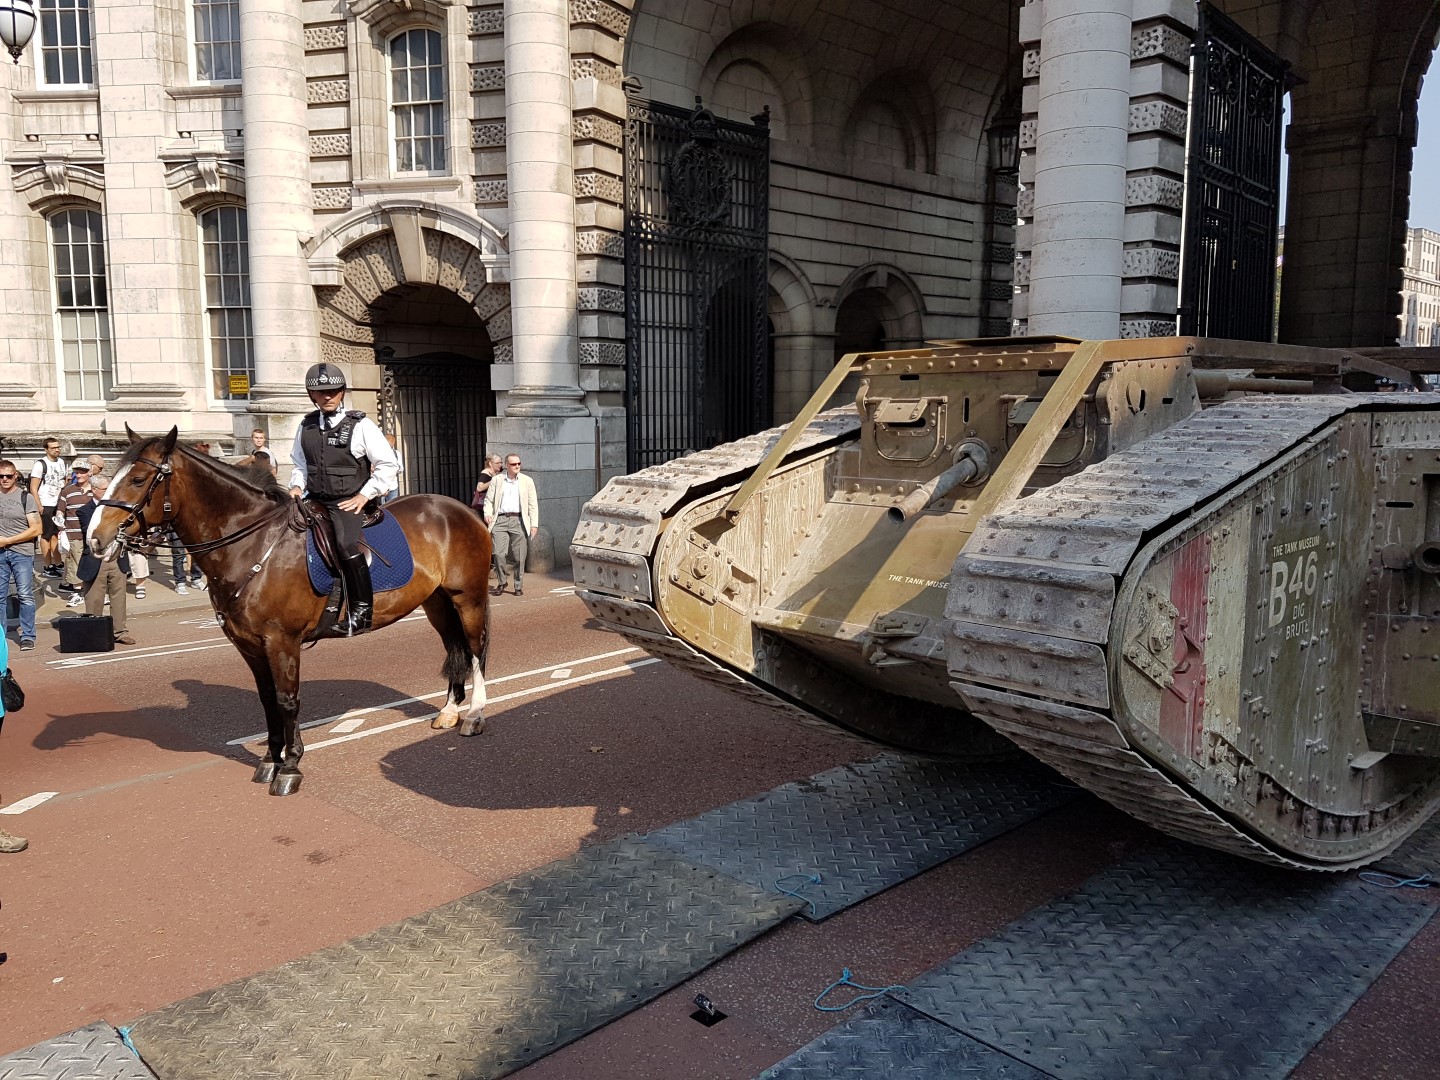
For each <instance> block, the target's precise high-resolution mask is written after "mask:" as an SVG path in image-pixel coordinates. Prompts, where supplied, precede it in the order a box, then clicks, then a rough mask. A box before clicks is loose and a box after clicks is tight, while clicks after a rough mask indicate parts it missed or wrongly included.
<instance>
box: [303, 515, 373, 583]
mask: <svg viewBox="0 0 1440 1080" xmlns="http://www.w3.org/2000/svg"><path fill="white" fill-rule="evenodd" d="M295 502H296V504H297V505H298V506H299V509H300V516H301V518H302V520H303V521H304V524H305V528H306V529H308V530H309V533H310V539H311V541H312V542H313V543H314V545H315V552H316V554H318V555H319V556H320V561H321V562H322V563H324V565H325V569H327V570H329V571H330V573H331V574H332V575H333V574H337V573H338V572H339V567H340V556H339V545H338V544H337V543H336V541H335V522H334V521H332V520H331V518H330V507H328V506H326V505H325V504H324V503H318V502H310V501H309V500H308V499H296V500H295ZM361 513H362V515H363V516H364V520H363V521H362V522H361V523H360V529H361V534H360V535H361V540H360V547H361V549H362V550H365V551H369V552H371V553H372V554H374V555H375V557H376V558H377V559H379V560H380V561H381V562H382V563H385V565H386V566H388V565H390V564H389V563H388V562H386V561H385V557H384V556H383V555H381V554H379V552H376V551H375V549H374V548H372V547H371V546H370V545H369V544H368V543H366V541H365V534H364V530H366V529H369V528H372V527H373V526H376V525H379V524H380V522H382V521H383V520H385V509H384V507H382V506H381V505H380V503H379V501H378V500H376V499H371V500H370V501H369V502H367V503H366V504H365V509H364V510H362V511H361Z"/></svg>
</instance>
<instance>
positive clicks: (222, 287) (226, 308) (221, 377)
mask: <svg viewBox="0 0 1440 1080" xmlns="http://www.w3.org/2000/svg"><path fill="white" fill-rule="evenodd" d="M200 243H201V246H202V248H203V249H204V258H205V316H206V321H207V323H208V324H209V325H208V329H209V333H210V377H211V379H212V380H213V382H214V389H215V397H216V398H217V399H219V400H221V401H224V400H227V399H231V398H244V397H246V396H247V395H248V393H249V391H248V389H246V390H245V391H244V392H241V391H240V389H239V387H238V386H236V388H235V389H232V386H233V385H234V384H232V383H231V381H230V380H231V377H232V376H242V375H243V376H244V377H245V384H244V385H245V386H246V387H247V388H248V387H249V386H250V384H251V383H253V382H254V381H255V334H254V330H253V329H252V326H251V322H250V239H249V225H248V223H247V219H246V213H245V209H244V208H243V207H239V206H217V207H215V208H214V209H213V210H206V211H205V212H204V213H202V214H201V215H200ZM237 381H238V380H237Z"/></svg>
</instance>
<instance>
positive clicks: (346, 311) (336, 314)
mask: <svg viewBox="0 0 1440 1080" xmlns="http://www.w3.org/2000/svg"><path fill="white" fill-rule="evenodd" d="M390 217H391V224H392V227H391V228H385V229H382V230H378V231H375V232H372V233H370V234H369V235H368V236H365V237H364V238H362V239H358V240H357V241H355V242H354V243H352V244H351V245H350V246H348V247H346V248H345V249H344V250H342V251H341V252H340V253H339V254H338V256H337V257H335V258H334V259H333V260H324V261H325V262H328V263H329V264H330V265H328V266H326V267H325V268H324V273H325V276H326V277H327V278H328V281H327V282H326V283H324V284H320V285H317V286H316V290H315V291H316V295H317V299H318V302H319V307H320V347H321V352H322V355H323V356H324V358H325V359H326V360H329V361H331V362H334V363H350V364H356V363H359V364H365V363H372V362H373V361H374V350H375V348H376V347H377V345H378V344H380V343H378V342H377V341H376V339H375V325H376V323H377V322H378V321H381V320H382V319H383V314H384V312H385V310H386V309H387V308H388V307H389V306H390V305H392V304H394V303H396V302H399V301H402V300H404V299H405V298H406V297H408V296H410V295H411V294H413V293H414V292H416V291H417V290H419V289H424V288H426V287H438V288H440V289H443V290H445V291H447V292H449V293H453V294H454V295H455V296H456V297H458V298H459V299H460V300H461V301H463V302H465V303H466V304H468V305H469V306H470V307H471V308H472V309H473V310H474V312H475V314H476V315H477V316H478V317H479V318H480V320H481V322H482V323H483V324H484V327H485V332H486V335H487V336H488V338H489V339H490V344H491V346H492V347H493V350H494V352H493V360H492V361H491V362H492V363H497V364H503V363H508V362H509V361H510V358H511V351H510V288H509V286H508V285H504V284H501V283H498V282H492V281H491V280H490V278H491V274H490V266H491V264H492V263H493V261H494V260H493V257H492V256H491V255H490V254H489V253H486V252H484V251H482V250H481V249H480V248H478V247H476V246H475V245H473V244H471V243H469V242H468V241H467V240H465V239H463V238H461V237H458V236H455V235H453V234H451V233H448V232H443V231H441V230H440V229H437V228H428V227H426V226H425V224H423V223H422V222H419V221H414V220H408V221H405V222H404V224H403V225H402V224H401V222H397V221H395V217H396V215H393V214H392V215H390ZM402 220H403V219H402ZM395 225H400V227H398V228H397V227H394V226H395ZM406 226H408V227H406ZM316 262H317V258H316V257H313V256H312V259H311V265H312V266H315V264H316ZM337 264H338V265H337Z"/></svg>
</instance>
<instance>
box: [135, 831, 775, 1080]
mask: <svg viewBox="0 0 1440 1080" xmlns="http://www.w3.org/2000/svg"><path fill="white" fill-rule="evenodd" d="M799 906H800V905H799V903H798V901H796V900H794V899H793V898H791V897H785V896H777V895H775V894H774V893H771V892H762V891H760V890H756V889H753V888H751V887H750V886H747V885H744V884H741V883H740V882H737V881H733V880H731V879H729V878H726V877H724V876H723V875H720V874H717V873H715V872H714V871H713V870H709V869H706V868H702V867H696V866H694V865H692V864H690V863H688V862H685V861H684V860H682V859H680V858H677V857H676V856H675V855H674V854H673V853H672V852H670V851H667V850H665V849H662V848H657V847H654V846H652V845H650V844H646V843H644V842H642V841H640V840H638V839H637V838H635V837H625V838H622V839H620V840H615V841H611V842H610V843H607V844H601V845H598V846H596V847H592V848H587V849H585V850H583V851H581V852H579V853H578V854H576V855H574V856H572V857H571V858H569V859H562V860H561V861H559V862H556V863H552V864H550V865H549V866H545V867H542V868H540V869H539V870H535V871H532V872H531V873H528V874H522V875H520V876H519V877H516V878H512V879H511V880H509V881H504V882H501V883H499V884H497V885H494V886H492V887H491V888H489V889H486V890H484V891H483V892H478V893H474V894H472V895H470V896H467V897H463V898H462V899H460V900H456V901H453V902H452V903H449V904H446V905H444V906H442V907H438V908H436V909H434V910H433V911H428V912H425V913H424V914H421V915H417V916H415V917H414V918H411V919H407V920H405V921H404V922H400V923H396V924H395V925H393V926H388V927H384V928H382V929H380V930H376V931H375V932H373V933H371V934H366V935H365V936H363V937H359V938H356V939H354V940H352V941H348V942H345V943H344V944H341V945H336V946H333V947H331V948H328V949H322V950H320V951H319V952H316V953H312V954H310V955H309V956H305V957H301V958H300V959H298V960H294V961H292V962H290V963H288V964H283V965H281V966H280V967H278V968H274V969H273V970H271V971H266V972H262V973H260V974H259V975H255V976H253V977H251V978H248V979H241V980H239V981H238V982H233V983H230V984H229V985H227V986H222V987H220V988H219V989H217V990H212V991H209V992H207V993H203V994H198V995H196V996H195V997H192V998H188V999H186V1000H185V1001H181V1002H177V1003H176V1004H174V1005H170V1006H167V1007H166V1008H164V1009H160V1010H158V1011H157V1012H154V1013H151V1014H150V1015H148V1016H145V1017H142V1018H141V1019H140V1020H137V1021H136V1022H135V1024H134V1026H133V1028H132V1031H131V1038H132V1039H133V1040H134V1042H135V1045H136V1046H137V1047H138V1048H139V1050H140V1053H141V1055H142V1056H143V1057H144V1058H145V1061H146V1062H147V1063H148V1064H149V1065H150V1067H151V1068H153V1069H154V1070H155V1073H156V1075H157V1076H159V1077H160V1078H161V1080H201V1078H205V1080H212V1078H214V1077H222V1076H243V1077H244V1078H245V1080H290V1078H294V1080H318V1078H322V1077H342V1076H343V1077H345V1078H346V1080H407V1078H411V1077H414V1078H420V1077H424V1078H426V1080H461V1078H464V1080H478V1078H482V1077H496V1076H504V1075H506V1074H507V1073H510V1072H513V1071H514V1070H516V1069H518V1068H520V1067H521V1066H522V1065H524V1064H526V1063H527V1062H529V1061H533V1060H534V1059H536V1058H539V1057H541V1056H543V1055H545V1054H547V1053H549V1052H550V1051H552V1050H554V1049H556V1048H557V1047H560V1046H563V1045H564V1044H566V1043H568V1042H570V1041H572V1040H574V1039H577V1038H579V1037H580V1036H581V1035H584V1034H585V1033H586V1032H588V1031H590V1030H592V1029H594V1028H597V1027H599V1026H600V1025H602V1024H604V1023H607V1022H608V1021H610V1020H613V1019H615V1018H616V1017H618V1016H621V1015H623V1014H625V1013H627V1012H629V1011H630V1010H632V1009H635V1008H638V1007H639V1006H640V1005H643V1004H644V1003H645V1002H646V1001H648V1000H650V999H651V998H654V997H656V996H657V995H659V994H661V993H663V992H664V991H665V990H666V989H668V988H669V987H671V986H674V985H675V984H677V983H679V982H681V981H683V980H684V979H686V978H689V977H690V976H691V975H694V974H695V973H696V972H697V971H699V970H700V969H701V968H704V967H705V966H706V965H708V964H710V963H712V962H713V961H715V960H717V959H719V958H720V957H721V956H723V955H725V954H726V953H728V952H730V951H731V950H732V949H734V948H736V947H737V946H739V945H741V944H743V943H744V942H746V941H748V940H750V939H751V938H753V937H755V936H757V935H758V934H760V933H763V932H764V931H765V930H767V929H769V928H770V927H772V926H774V925H775V924H776V923H778V922H780V921H781V920H783V919H785V918H786V917H787V916H789V915H790V914H792V913H793V912H794V911H796V910H797V909H798V907H799Z"/></svg>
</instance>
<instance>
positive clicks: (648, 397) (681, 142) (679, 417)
mask: <svg viewBox="0 0 1440 1080" xmlns="http://www.w3.org/2000/svg"><path fill="white" fill-rule="evenodd" d="M754 119H755V122H754V123H753V124H740V123H735V122H733V121H729V120H720V119H718V118H717V117H716V116H715V115H714V114H713V113H711V112H710V111H709V110H708V109H705V108H702V107H701V106H700V104H699V99H698V98H697V99H696V107H695V109H694V110H693V111H690V110H686V109H681V108H677V107H676V106H673V105H665V104H662V103H661V102H649V103H640V102H634V101H632V102H631V103H630V107H629V118H628V123H627V126H626V131H625V318H626V346H625V363H626V417H627V420H626V425H627V430H626V451H627V455H628V459H629V467H630V468H631V469H632V470H633V469H640V468H644V467H645V466H647V465H655V464H658V463H660V462H663V461H669V460H670V459H671V458H674V457H677V456H679V455H680V454H684V453H688V452H689V451H692V450H703V449H705V448H707V447H711V446H714V445H715V444H716V443H721V442H728V441H730V440H732V439H738V438H740V437H742V436H744V435H749V434H751V433H752V432H755V431H758V430H759V429H760V428H762V427H765V426H766V425H767V424H768V423H769V421H770V385H769V384H770V371H769V360H768V354H769V342H768V334H767V331H766V327H767V319H766V302H765V300H766V256H767V252H768V235H769V194H770V190H769V189H770V117H769V114H768V112H767V113H762V114H761V115H759V116H757V117H755V118H754Z"/></svg>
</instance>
